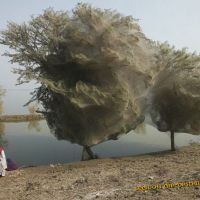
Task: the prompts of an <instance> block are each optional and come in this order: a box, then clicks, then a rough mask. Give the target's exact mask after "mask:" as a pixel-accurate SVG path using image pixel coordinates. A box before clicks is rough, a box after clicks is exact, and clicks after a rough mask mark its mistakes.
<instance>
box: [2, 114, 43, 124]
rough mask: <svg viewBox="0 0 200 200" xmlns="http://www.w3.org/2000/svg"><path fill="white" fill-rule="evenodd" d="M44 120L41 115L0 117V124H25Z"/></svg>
mask: <svg viewBox="0 0 200 200" xmlns="http://www.w3.org/2000/svg"><path fill="white" fill-rule="evenodd" d="M42 119H44V116H43V115H0V122H26V121H34V120H42Z"/></svg>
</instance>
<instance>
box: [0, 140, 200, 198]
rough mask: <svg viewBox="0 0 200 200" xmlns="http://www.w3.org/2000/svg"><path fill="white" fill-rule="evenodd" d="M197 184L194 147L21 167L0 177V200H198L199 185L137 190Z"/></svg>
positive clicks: (199, 170) (198, 148) (197, 148)
mask: <svg viewBox="0 0 200 200" xmlns="http://www.w3.org/2000/svg"><path fill="white" fill-rule="evenodd" d="M184 181H200V145H199V144H193V145H191V146H187V147H182V148H180V149H178V150H177V151H176V152H171V151H165V152H160V153H153V154H146V155H141V156H132V157H122V158H109V159H97V160H91V161H82V162H77V163H72V164H65V165H51V166H40V167H29V168H22V169H18V170H16V171H12V172H7V174H6V177H1V178H0V199H2V200H15V199H19V200H25V199H27V200H46V199H48V200H52V199H53V200H54V199H56V200H61V199H63V200H73V199H75V200H79V199H84V200H92V199H119V200H122V199H141V200H145V199H153V200H155V199H159V200H166V199H181V200H188V199H200V186H190V187H186V186H185V187H183V186H182V187H181V186H180V187H178V186H176V187H173V188H169V187H168V186H166V188H162V189H156V190H155V189H154V190H153V189H151V190H137V189H136V187H137V186H143V185H158V184H160V185H164V184H167V183H177V182H184Z"/></svg>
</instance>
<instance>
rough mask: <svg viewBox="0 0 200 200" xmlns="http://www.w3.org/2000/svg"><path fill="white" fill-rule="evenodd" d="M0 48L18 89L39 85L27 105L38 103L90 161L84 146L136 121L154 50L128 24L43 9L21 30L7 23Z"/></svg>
mask: <svg viewBox="0 0 200 200" xmlns="http://www.w3.org/2000/svg"><path fill="white" fill-rule="evenodd" d="M0 43H1V44H3V45H7V46H9V47H10V48H11V49H12V51H10V52H7V53H5V55H6V56H8V57H10V61H11V62H12V63H18V64H19V65H20V66H21V67H20V68H18V69H15V70H14V72H15V73H18V74H19V75H20V76H19V79H18V81H19V84H21V83H25V82H28V81H30V80H32V79H34V80H36V81H37V82H38V83H40V85H41V86H40V87H39V88H37V89H35V92H34V94H33V98H32V99H31V101H34V100H38V101H40V102H42V105H43V107H44V110H43V111H42V112H43V114H44V115H45V116H46V119H47V122H48V124H49V126H50V128H51V130H52V131H53V132H54V133H55V135H56V136H57V137H58V138H59V139H67V140H70V141H71V142H73V143H78V144H80V145H82V146H84V147H85V150H86V151H87V153H88V154H89V155H90V157H94V155H92V152H91V150H90V148H89V147H91V146H92V145H95V144H98V143H100V142H103V141H105V140H108V139H116V138H117V137H118V135H120V134H123V133H127V132H129V131H130V130H132V129H135V128H136V126H137V125H138V124H140V123H141V122H143V120H144V113H143V108H144V105H145V103H144V102H145V98H143V96H144V93H145V91H146V89H147V88H148V86H149V84H150V81H151V79H152V77H153V76H154V72H155V69H154V68H153V67H154V66H155V65H153V64H152V63H154V56H153V55H154V48H152V46H151V42H150V41H149V40H148V39H147V38H146V37H145V35H144V34H143V33H142V32H141V29H140V27H139V25H138V24H137V21H136V20H135V19H133V18H132V17H130V16H128V17H126V16H123V15H121V14H119V13H117V12H116V11H111V10H101V9H96V8H93V7H91V6H90V5H87V4H78V5H77V6H76V8H75V9H74V10H73V11H72V12H71V13H67V12H63V11H59V12H56V11H54V10H52V9H47V10H45V11H44V13H43V14H41V15H39V16H38V17H32V18H31V20H30V21H29V22H28V23H23V24H21V25H19V24H16V23H14V22H10V23H9V24H8V27H7V30H5V31H2V32H1V38H0ZM152 66H153V67H152Z"/></svg>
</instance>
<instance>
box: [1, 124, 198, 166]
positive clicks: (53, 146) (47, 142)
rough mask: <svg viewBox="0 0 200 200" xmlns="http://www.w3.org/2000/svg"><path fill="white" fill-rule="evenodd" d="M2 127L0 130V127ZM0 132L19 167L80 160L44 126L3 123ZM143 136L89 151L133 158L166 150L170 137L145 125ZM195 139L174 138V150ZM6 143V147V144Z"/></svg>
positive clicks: (74, 149) (73, 147) (72, 146)
mask: <svg viewBox="0 0 200 200" xmlns="http://www.w3.org/2000/svg"><path fill="white" fill-rule="evenodd" d="M3 125H4V127H3ZM3 125H2V124H1V131H2V132H4V133H3V134H1V135H2V139H3V140H4V141H3V142H4V144H5V145H4V146H5V150H6V155H7V157H9V158H12V159H13V160H14V161H16V162H17V163H18V165H20V166H29V165H49V164H56V163H68V162H75V161H79V160H80V159H81V154H82V147H81V146H79V145H77V144H71V143H70V142H68V141H59V140H57V139H56V138H55V137H54V135H53V134H51V133H50V130H49V128H48V126H47V124H46V121H45V120H42V121H39V124H38V123H35V124H33V123H29V122H23V123H4V124H3ZM145 129H146V131H145V132H146V133H140V134H138V133H134V132H133V131H132V132H130V133H129V134H127V135H124V136H122V137H120V139H119V140H117V141H107V142H104V143H102V144H99V145H97V146H95V147H93V148H92V150H93V151H94V152H95V153H97V154H98V155H99V156H100V157H103V158H105V157H118V156H128V155H137V154H143V153H149V152H155V151H162V150H168V149H170V137H169V134H167V133H161V132H159V131H157V130H156V129H155V128H153V127H151V126H148V125H146V127H145ZM199 140H200V137H199V136H192V135H189V134H184V133H179V134H178V133H177V134H176V135H175V143H176V146H177V147H180V146H183V145H188V144H189V143H191V142H195V141H196V142H198V141H199ZM6 143H7V144H6Z"/></svg>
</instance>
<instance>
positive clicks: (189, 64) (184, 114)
mask: <svg viewBox="0 0 200 200" xmlns="http://www.w3.org/2000/svg"><path fill="white" fill-rule="evenodd" d="M157 48H158V49H159V51H158V54H157V65H158V66H162V67H160V69H161V70H160V72H159V73H158V75H157V76H156V79H155V80H154V84H153V86H152V88H151V90H150V94H151V95H150V96H151V101H150V113H151V117H152V119H153V122H154V124H155V125H156V127H157V128H158V130H160V131H164V132H166V131H170V132H171V149H172V150H175V144H174V133H175V132H182V133H189V134H194V135H199V134H200V56H199V55H197V54H196V53H193V54H192V53H188V51H187V49H182V50H176V49H175V48H174V47H171V46H170V45H169V44H167V43H164V44H158V45H157Z"/></svg>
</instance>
